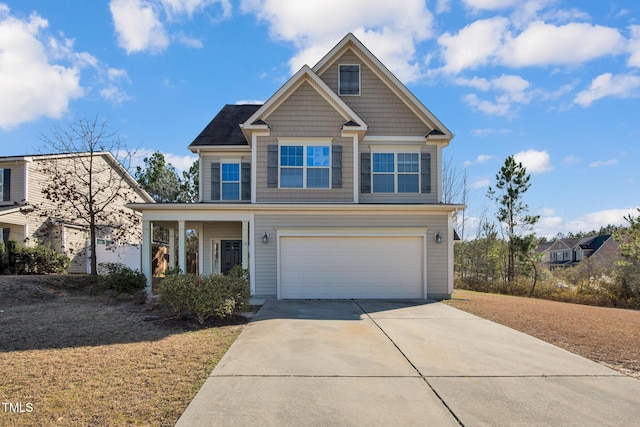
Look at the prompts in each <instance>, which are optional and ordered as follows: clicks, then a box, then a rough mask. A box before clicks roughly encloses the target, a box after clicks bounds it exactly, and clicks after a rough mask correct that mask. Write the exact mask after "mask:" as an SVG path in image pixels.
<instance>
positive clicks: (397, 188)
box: [372, 153, 420, 193]
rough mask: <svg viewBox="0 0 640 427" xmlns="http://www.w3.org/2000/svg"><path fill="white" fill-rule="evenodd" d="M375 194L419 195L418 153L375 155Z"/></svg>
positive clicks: (373, 165)
mask: <svg viewBox="0 0 640 427" xmlns="http://www.w3.org/2000/svg"><path fill="white" fill-rule="evenodd" d="M372 172H373V192H374V193H418V192H419V190H420V188H419V187H420V164H419V156H418V153H373V157H372Z"/></svg>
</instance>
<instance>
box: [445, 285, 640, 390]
mask: <svg viewBox="0 0 640 427" xmlns="http://www.w3.org/2000/svg"><path fill="white" fill-rule="evenodd" d="M447 304H449V305H451V306H453V307H456V308H459V309H461V310H464V311H467V312H469V313H473V314H475V315H477V316H480V317H483V318H485V319H488V320H492V321H494V322H497V323H500V324H503V325H505V326H508V327H510V328H513V329H517V330H519V331H521V332H524V333H526V334H529V335H532V336H534V337H536V338H539V339H541V340H543V341H546V342H548V343H551V344H553V345H556V346H558V347H562V348H564V349H565V350H569V351H570V352H572V353H576V354H579V355H581V356H583V357H586V358H588V359H591V360H594V361H596V362H600V363H602V364H604V365H607V366H609V367H610V368H612V369H616V370H618V371H620V372H622V373H624V374H626V375H629V376H632V377H635V378H638V379H640V310H625V309H621V308H606V307H592V306H588V305H580V304H569V303H564V302H557V301H549V300H544V299H535V298H522V297H514V296H508V295H497V294H486V293H481V292H472V291H466V290H460V289H456V290H455V291H454V293H453V296H452V298H451V300H449V301H447Z"/></svg>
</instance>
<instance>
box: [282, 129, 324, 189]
mask: <svg viewBox="0 0 640 427" xmlns="http://www.w3.org/2000/svg"><path fill="white" fill-rule="evenodd" d="M331 143H332V141H330V140H327V139H324V138H323V139H321V140H304V139H291V140H279V141H278V188H279V189H282V190H331V189H332V186H331V178H332V171H331V168H332V166H333V162H332V158H331V154H332V151H333V149H332V145H331ZM281 147H302V166H284V168H285V169H293V168H301V169H302V187H283V186H282V169H283V166H282V164H281V163H282V157H281ZM307 147H326V148H328V149H329V155H328V157H329V159H328V160H329V165H328V166H308V165H307ZM308 169H327V170H328V171H329V179H328V186H327V187H308V186H307V170H308Z"/></svg>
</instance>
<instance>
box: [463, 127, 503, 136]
mask: <svg viewBox="0 0 640 427" xmlns="http://www.w3.org/2000/svg"><path fill="white" fill-rule="evenodd" d="M509 132H511V131H510V130H509V129H505V128H503V129H492V128H477V129H471V135H473V136H477V137H480V138H484V137H487V136H489V135H493V134H496V133H498V134H507V133H509Z"/></svg>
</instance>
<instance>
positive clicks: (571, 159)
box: [562, 154, 580, 165]
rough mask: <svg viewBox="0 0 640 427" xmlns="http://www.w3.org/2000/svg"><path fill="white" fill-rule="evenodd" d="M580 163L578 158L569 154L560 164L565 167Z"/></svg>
mask: <svg viewBox="0 0 640 427" xmlns="http://www.w3.org/2000/svg"><path fill="white" fill-rule="evenodd" d="M579 161H580V158H579V157H578V156H576V155H573V154H570V155H568V156H566V157H565V158H564V159H562V163H563V164H565V165H574V164H576V163H578V162H579Z"/></svg>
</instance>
